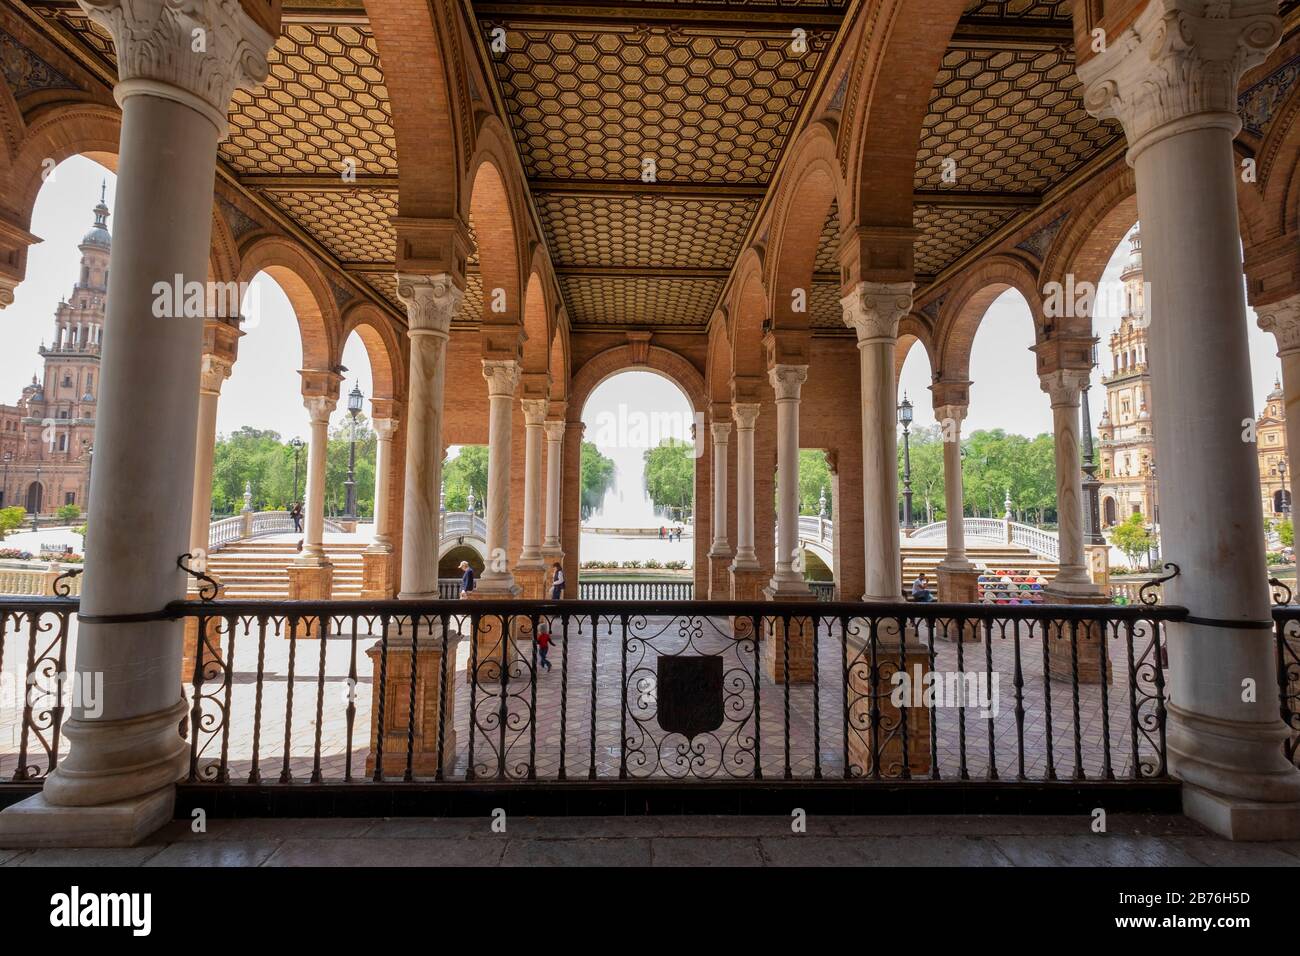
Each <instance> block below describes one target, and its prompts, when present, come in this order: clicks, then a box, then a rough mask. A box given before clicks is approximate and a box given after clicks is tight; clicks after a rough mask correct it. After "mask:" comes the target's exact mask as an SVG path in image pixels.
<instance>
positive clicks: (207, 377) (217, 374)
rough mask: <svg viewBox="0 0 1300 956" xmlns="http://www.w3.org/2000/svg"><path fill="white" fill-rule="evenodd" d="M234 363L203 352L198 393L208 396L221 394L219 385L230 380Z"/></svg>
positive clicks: (222, 357) (219, 356)
mask: <svg viewBox="0 0 1300 956" xmlns="http://www.w3.org/2000/svg"><path fill="white" fill-rule="evenodd" d="M233 371H234V363H232V362H231V361H230V360H229V359H227V358H225V357H224V356H221V355H213V354H212V353H211V352H205V353H204V355H203V366H202V368H201V370H200V371H199V391H200V392H207V393H208V394H210V395H220V394H221V383H222V382H224V381H225V380H226V379H228V378H230V373H231V372H233Z"/></svg>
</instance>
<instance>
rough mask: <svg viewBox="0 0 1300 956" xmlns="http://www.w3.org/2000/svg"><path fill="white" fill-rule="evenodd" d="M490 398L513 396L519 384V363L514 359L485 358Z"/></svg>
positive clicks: (484, 372) (485, 376)
mask: <svg viewBox="0 0 1300 956" xmlns="http://www.w3.org/2000/svg"><path fill="white" fill-rule="evenodd" d="M483 377H484V378H485V379H487V383H488V397H489V398H503V397H504V398H513V397H514V394H515V389H516V388H517V387H518V386H519V363H518V362H516V361H514V360H513V359H483Z"/></svg>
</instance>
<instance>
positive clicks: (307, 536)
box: [294, 395, 338, 567]
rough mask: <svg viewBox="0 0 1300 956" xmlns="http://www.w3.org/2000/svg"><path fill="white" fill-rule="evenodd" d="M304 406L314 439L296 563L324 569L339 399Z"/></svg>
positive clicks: (314, 398)
mask: <svg viewBox="0 0 1300 956" xmlns="http://www.w3.org/2000/svg"><path fill="white" fill-rule="evenodd" d="M303 404H304V405H306V406H307V415H308V418H309V420H310V428H311V437H310V439H309V440H308V443H307V483H306V496H305V501H304V504H303V512H304V515H303V544H302V554H301V555H300V556H299V557H298V559H297V561H295V562H294V563H295V564H298V565H300V566H303V567H324V566H327V565H328V564H329V563H330V562H329V558H328V557H326V555H325V463H326V456H327V455H328V453H329V440H330V415H332V414H333V412H334V407H335V406H336V405H337V404H338V399H337V398H333V397H331V396H329V395H309V396H307V397H306V398H305V399H303Z"/></svg>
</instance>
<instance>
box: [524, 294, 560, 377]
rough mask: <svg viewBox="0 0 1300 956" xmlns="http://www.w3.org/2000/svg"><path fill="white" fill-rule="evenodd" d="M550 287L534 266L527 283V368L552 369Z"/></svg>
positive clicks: (542, 370)
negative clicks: (548, 287)
mask: <svg viewBox="0 0 1300 956" xmlns="http://www.w3.org/2000/svg"><path fill="white" fill-rule="evenodd" d="M548 291H549V290H548V289H547V285H546V283H545V282H543V281H542V277H541V275H540V274H539V273H538V272H537V271H536V270H534V271H533V272H531V273H529V275H528V285H526V286H525V287H524V314H523V324H524V346H523V370H524V371H525V372H549V371H550V370H551V344H550V343H551V329H552V328H553V325H552V322H551V314H552V306H551V300H550V296H549V295H548Z"/></svg>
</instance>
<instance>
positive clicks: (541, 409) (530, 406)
mask: <svg viewBox="0 0 1300 956" xmlns="http://www.w3.org/2000/svg"><path fill="white" fill-rule="evenodd" d="M550 404H551V403H550V402H549V401H547V400H546V399H544V398H524V399H520V401H519V406H520V407H521V408H522V409H523V410H524V424H525V425H528V426H532V427H536V428H541V427H542V425H543V424H545V422H546V411H547V409H548V408H549V407H550Z"/></svg>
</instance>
